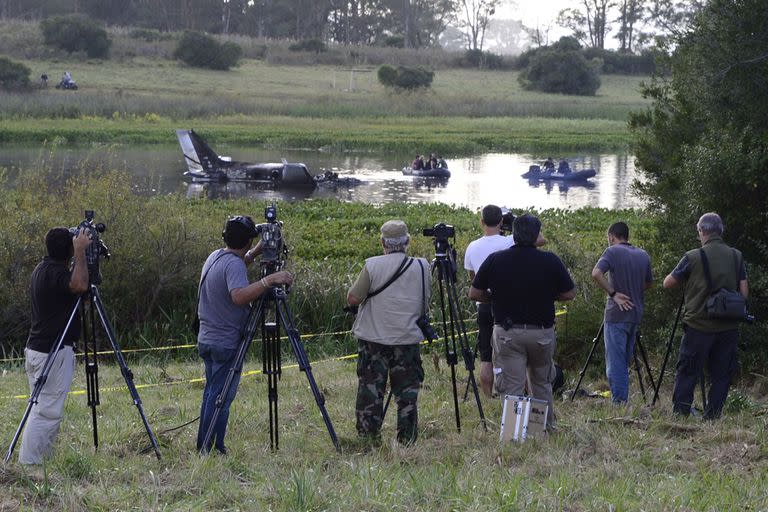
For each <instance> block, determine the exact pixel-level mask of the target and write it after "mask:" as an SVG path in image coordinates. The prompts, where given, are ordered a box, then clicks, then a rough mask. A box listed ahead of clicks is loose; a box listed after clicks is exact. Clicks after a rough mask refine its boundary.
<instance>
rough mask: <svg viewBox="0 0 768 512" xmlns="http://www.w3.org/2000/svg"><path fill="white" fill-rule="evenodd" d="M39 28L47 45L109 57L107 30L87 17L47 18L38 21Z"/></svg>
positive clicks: (95, 56)
mask: <svg viewBox="0 0 768 512" xmlns="http://www.w3.org/2000/svg"><path fill="white" fill-rule="evenodd" d="M40 29H41V30H42V32H43V39H44V40H45V44H47V45H48V46H55V47H57V48H61V49H62V50H65V51H67V52H69V53H73V52H85V53H86V54H87V55H88V57H91V58H107V57H109V48H110V46H111V45H112V41H110V39H109V37H108V36H107V31H106V30H104V29H103V28H101V27H99V26H98V25H97V24H96V23H94V22H93V21H91V20H90V19H89V18H86V17H84V16H78V15H71V16H56V17H54V18H47V19H44V20H43V21H41V22H40Z"/></svg>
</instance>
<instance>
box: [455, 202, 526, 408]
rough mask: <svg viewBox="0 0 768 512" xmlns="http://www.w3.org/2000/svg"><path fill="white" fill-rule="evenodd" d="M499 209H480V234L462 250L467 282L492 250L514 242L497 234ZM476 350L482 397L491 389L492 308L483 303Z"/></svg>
mask: <svg viewBox="0 0 768 512" xmlns="http://www.w3.org/2000/svg"><path fill="white" fill-rule="evenodd" d="M502 217H503V215H502V211H501V208H499V207H498V206H496V205H493V204H489V205H487V206H486V207H485V208H483V211H482V216H481V219H480V226H481V227H482V229H483V236H482V237H480V238H478V239H477V240H473V241H472V242H470V243H469V245H468V246H467V250H466V252H465V253H464V268H465V269H466V270H467V271H468V273H469V280H470V282H471V281H472V280H473V279H474V278H475V274H476V273H477V271H478V269H479V268H480V265H482V264H483V262H484V261H485V259H486V258H487V257H488V256H489V255H490V254H493V253H494V252H497V251H502V250H504V249H509V248H510V247H512V246H513V245H515V239H514V238H513V237H511V236H504V235H502V234H501V223H502V220H503V219H502ZM477 328H478V332H477V352H478V353H479V354H480V387H481V388H482V390H483V392H484V393H485V395H486V396H491V392H492V388H493V363H492V362H491V356H492V353H493V351H492V350H491V335H492V334H493V311H492V308H491V304H490V303H487V302H478V303H477Z"/></svg>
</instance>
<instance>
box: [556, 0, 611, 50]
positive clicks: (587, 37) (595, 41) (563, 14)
mask: <svg viewBox="0 0 768 512" xmlns="http://www.w3.org/2000/svg"><path fill="white" fill-rule="evenodd" d="M579 3H580V7H578V8H568V9H563V10H562V11H560V14H559V15H558V24H559V25H561V26H562V27H565V28H568V29H571V30H572V31H573V36H574V37H576V39H578V40H579V41H582V42H585V43H587V44H588V45H589V46H591V47H592V48H600V49H603V48H605V36H606V34H607V33H608V31H609V28H608V9H610V8H611V7H613V6H614V3H613V1H612V0H580V2H579Z"/></svg>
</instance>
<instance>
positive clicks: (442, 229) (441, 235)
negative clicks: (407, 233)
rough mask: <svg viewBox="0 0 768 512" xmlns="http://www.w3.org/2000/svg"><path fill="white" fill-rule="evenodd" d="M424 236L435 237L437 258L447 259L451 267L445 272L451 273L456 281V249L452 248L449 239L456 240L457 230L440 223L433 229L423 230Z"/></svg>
mask: <svg viewBox="0 0 768 512" xmlns="http://www.w3.org/2000/svg"><path fill="white" fill-rule="evenodd" d="M422 234H423V235H424V236H431V237H434V239H435V240H434V243H435V257H436V258H438V259H445V260H447V261H448V263H449V265H448V266H447V268H446V269H445V270H448V271H450V272H451V274H452V277H453V279H454V280H455V279H456V249H454V248H453V247H452V246H451V243H450V242H449V241H448V238H449V237H450V238H454V239H455V238H456V230H455V229H454V228H453V226H451V225H450V224H446V223H445V222H438V223H437V224H435V225H434V226H432V227H431V228H424V229H423V230H422Z"/></svg>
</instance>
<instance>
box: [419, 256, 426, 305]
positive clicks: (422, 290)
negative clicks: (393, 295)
mask: <svg viewBox="0 0 768 512" xmlns="http://www.w3.org/2000/svg"><path fill="white" fill-rule="evenodd" d="M417 261H418V262H419V268H420V269H421V314H422V315H424V314H426V312H427V294H426V292H425V290H424V265H423V264H422V263H421V260H417Z"/></svg>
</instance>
